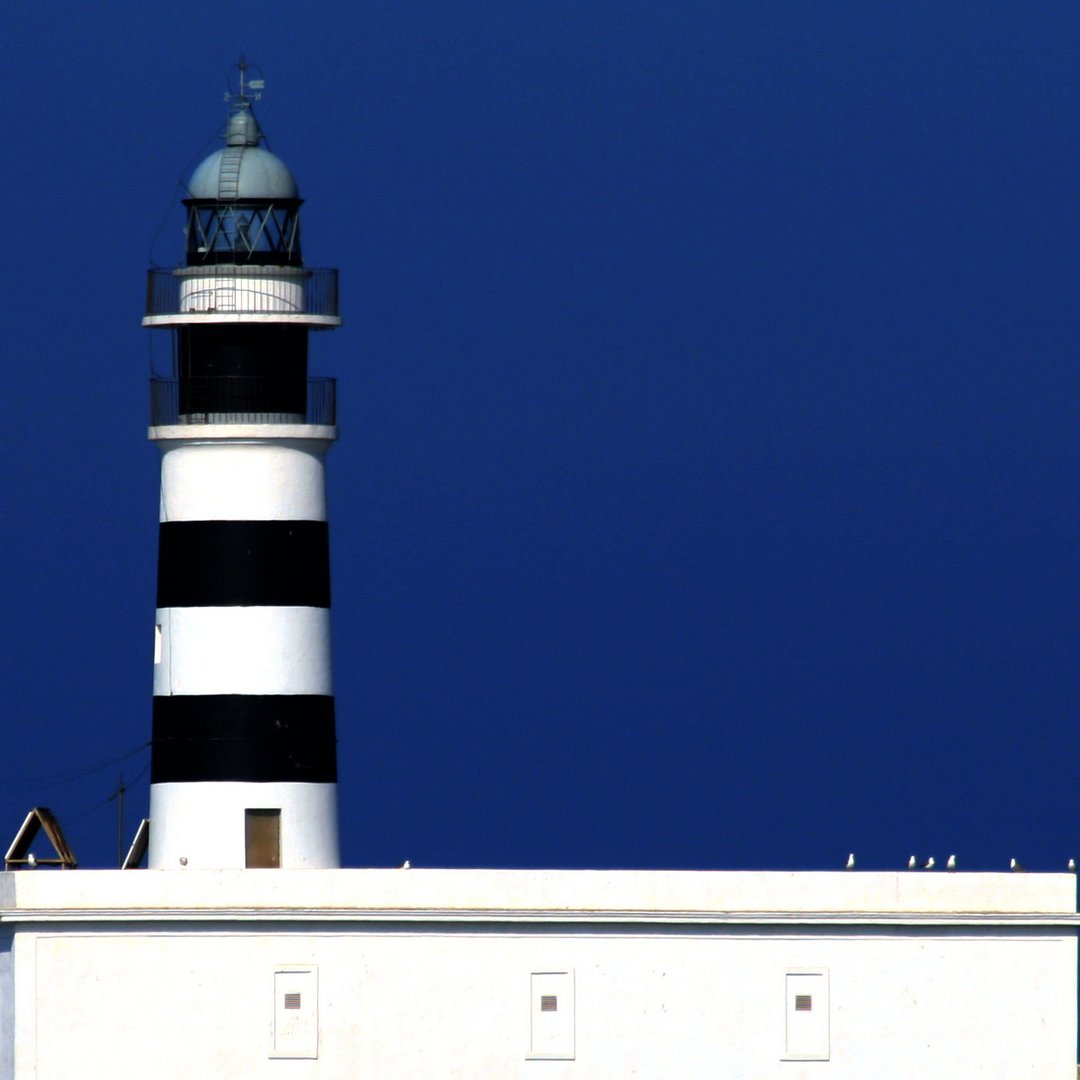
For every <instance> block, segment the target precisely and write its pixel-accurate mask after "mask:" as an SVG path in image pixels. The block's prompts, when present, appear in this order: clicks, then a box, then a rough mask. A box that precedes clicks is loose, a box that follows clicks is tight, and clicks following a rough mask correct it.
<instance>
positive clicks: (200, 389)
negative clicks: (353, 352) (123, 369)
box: [150, 375, 337, 427]
mask: <svg viewBox="0 0 1080 1080" xmlns="http://www.w3.org/2000/svg"><path fill="white" fill-rule="evenodd" d="M336 404H337V403H336V382H335V380H334V379H326V378H314V379H306V380H305V379H290V378H279V377H272V376H268V377H264V376H260V375H254V376H252V375H196V376H192V377H190V378H185V379H151V380H150V423H151V424H152V425H153V426H154V427H162V426H164V425H168V424H334V423H336V416H337V408H336Z"/></svg>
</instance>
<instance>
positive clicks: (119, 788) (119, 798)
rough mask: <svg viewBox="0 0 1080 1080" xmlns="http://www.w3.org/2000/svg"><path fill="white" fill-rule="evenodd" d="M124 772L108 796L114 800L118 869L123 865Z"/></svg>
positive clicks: (110, 799) (125, 789) (110, 800)
mask: <svg viewBox="0 0 1080 1080" xmlns="http://www.w3.org/2000/svg"><path fill="white" fill-rule="evenodd" d="M125 791H127V788H126V787H125V786H124V774H123V773H121V774H120V779H119V780H118V781H117V784H116V790H115V791H114V792H113V793H112V794H111V795H110V796H109V802H112V801H113V799H115V800H116V866H117V869H120V868H121V867H122V866H123V865H124V792H125Z"/></svg>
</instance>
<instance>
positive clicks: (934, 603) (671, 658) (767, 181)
mask: <svg viewBox="0 0 1080 1080" xmlns="http://www.w3.org/2000/svg"><path fill="white" fill-rule="evenodd" d="M5 30H6V33H5V46H4V52H5V63H4V65H3V66H2V67H0V93H2V95H3V100H4V101H5V103H6V107H5V110H4V112H5V128H6V137H7V143H8V147H9V149H8V154H7V156H6V161H5V166H4V168H3V170H2V173H0V183H2V189H3V205H4V206H5V208H6V211H7V212H6V222H5V225H6V229H5V232H6V235H7V237H8V240H7V258H6V260H5V269H4V271H3V284H4V296H5V304H4V307H5V319H4V326H5V349H4V359H5V370H6V378H7V383H6V387H7V389H6V401H7V408H6V409H5V418H4V429H5V432H6V435H7V437H6V439H5V441H4V445H5V448H6V462H5V467H4V470H3V477H4V505H5V508H6V512H5V513H4V515H3V517H2V518H0V544H2V550H3V552H4V554H5V565H6V567H7V571H8V573H7V577H6V582H5V610H6V617H5V619H4V621H3V635H4V641H3V649H2V651H0V657H2V668H0V676H2V679H3V701H4V720H3V722H2V728H0V730H2V732H3V737H4V746H5V758H6V761H7V766H6V769H5V780H4V782H3V784H2V785H0V827H2V829H6V830H7V832H8V833H9V834H11V835H13V834H14V832H15V830H16V828H17V827H18V824H19V823H20V821H21V820H22V816H23V814H24V813H25V812H26V810H27V809H29V807H30V806H32V805H34V804H39V803H41V804H45V805H49V806H51V807H52V808H53V810H54V811H55V812H56V813H57V814H58V816H59V818H60V820H61V822H62V824H63V825H64V826H65V827H66V829H67V831H68V833H69V838H70V840H71V842H72V845H73V847H74V848H75V851H76V853H77V854H78V855H79V857H80V859H81V861H82V862H83V863H84V865H107V864H109V862H110V861H111V860H112V859H113V858H114V857H115V845H116V819H115V804H112V803H109V802H107V796H108V795H109V793H110V791H111V790H112V789H113V787H114V786H115V784H116V781H117V776H118V773H119V771H120V769H121V768H122V769H123V771H124V775H125V777H127V778H128V779H129V780H131V779H133V778H135V777H137V776H139V774H140V772H141V770H143V768H144V766H145V765H146V763H147V761H148V751H147V750H146V749H145V747H144V746H143V744H145V743H146V741H147V740H148V739H149V734H150V695H151V648H152V629H153V605H154V578H155V558H156V527H157V469H158V460H157V455H156V451H155V450H154V448H153V446H152V445H151V444H149V443H148V442H146V440H145V427H146V423H147V378H148V375H149V373H150V368H151V364H152V363H157V364H158V366H159V367H160V366H162V365H163V364H165V362H166V361H167V356H168V354H167V348H166V346H167V341H166V335H164V334H160V333H159V334H157V335H154V334H152V333H151V332H150V331H146V330H143V329H142V328H141V327H140V325H139V319H140V315H141V305H142V299H143V289H144V274H145V270H146V268H147V266H148V265H150V263H151V261H153V262H155V263H156V264H158V265H170V264H172V263H174V262H178V261H179V260H180V258H181V255H182V237H181V234H180V227H181V217H180V214H179V199H180V198H181V197H182V194H183V192H182V186H181V185H182V181H183V180H184V179H185V178H186V177H187V175H189V174H190V171H191V170H192V168H193V167H194V166H195V165H196V164H197V163H198V161H199V160H200V159H201V158H202V157H203V156H204V155H205V154H207V153H209V152H210V151H211V150H212V149H214V148H215V147H216V146H217V145H218V136H219V133H220V130H221V126H222V122H223V119H224V115H225V113H224V105H223V103H222V92H223V90H224V87H225V79H226V75H227V72H228V69H229V66H230V64H232V63H233V62H234V61H235V59H236V57H237V55H238V54H240V53H241V52H243V53H245V54H246V55H247V56H248V58H249V60H251V61H252V62H253V63H256V64H258V65H259V67H260V68H261V69H262V72H263V74H264V75H265V77H266V80H267V87H268V89H267V93H266V95H265V98H264V100H263V101H262V102H261V103H260V105H259V107H258V114H259V117H260V120H261V122H262V124H263V127H264V129H265V130H266V132H267V134H268V135H269V139H270V145H271V147H272V148H273V149H274V151H275V152H276V153H278V154H279V155H280V156H282V157H283V158H284V159H285V160H286V161H287V162H288V163H289V165H290V166H291V167H292V169H293V171H294V173H295V174H296V176H297V178H298V181H299V183H300V187H301V192H302V194H303V195H304V197H305V199H306V200H307V201H306V204H305V208H304V249H305V256H306V259H307V261H308V263H309V264H310V265H316V266H336V267H338V268H340V272H341V288H342V306H343V313H344V316H345V326H344V327H343V328H341V329H340V330H337V331H335V332H334V333H330V334H324V335H319V336H318V337H317V338H316V339H315V340H314V341H313V344H312V365H311V366H312V371H313V373H315V374H323V375H334V376H336V377H337V378H338V380H339V385H338V404H339V422H340V427H341V440H340V442H339V443H338V445H337V446H336V447H335V448H334V450H333V451H332V453H331V458H330V505H331V548H332V559H333V575H334V578H333V581H334V635H335V645H334V647H335V665H336V667H335V675H336V694H337V709H338V726H339V740H340V742H339V753H340V759H339V764H340V774H341V784H342V806H341V825H342V836H343V855H344V858H345V861H346V862H347V863H348V864H349V865H356V866H367V865H371V866H378V865H390V864H397V863H400V862H401V861H402V860H403V859H405V858H409V859H410V860H411V861H412V862H413V864H414V865H420V866H496V867H508V866H564V867H586V866H597V867H689V868H728V867H730V868H755V867H775V868H831V867H836V868H839V867H840V866H842V865H843V862H844V860H845V858H846V856H847V853H848V852H849V851H855V852H856V853H857V854H858V857H859V862H860V865H863V866H867V867H880V868H891V867H899V866H901V865H903V863H904V862H906V859H907V856H908V855H909V854H911V853H912V852H916V853H918V854H919V855H921V856H926V855H930V854H934V855H936V856H937V858H938V860H939V862H943V860H944V857H945V856H947V855H948V854H950V853H952V852H955V853H956V854H957V855H958V858H959V860H960V865H961V867H962V868H971V869H1003V868H1005V867H1006V866H1007V864H1008V860H1009V858H1010V857H1014V856H1015V857H1017V858H1020V859H1021V861H1023V862H1024V863H1025V864H1027V865H1028V866H1029V867H1031V868H1033V869H1061V868H1063V867H1064V865H1065V861H1066V859H1067V858H1068V857H1069V856H1070V855H1080V841H1078V837H1077V829H1076V824H1075V820H1076V796H1075V794H1074V791H1075V775H1076V765H1075V759H1076V753H1075V742H1076V740H1075V728H1076V724H1077V717H1078V712H1080V710H1078V705H1080V667H1078V664H1077V656H1078V654H1080V566H1078V562H1080V559H1078V555H1077V552H1078V547H1080V545H1078V540H1080V505H1078V501H1077V494H1076V492H1077V465H1078V463H1080V374H1078V368H1077V363H1076V342H1077V340H1078V337H1080V335H1078V329H1080V327H1078V319H1077V305H1076V302H1075V296H1076V289H1077V250H1078V240H1080V236H1078V229H1080V217H1078V213H1077V185H1076V177H1077V175H1078V174H1080V94H1078V89H1080V76H1078V71H1080V65H1078V61H1077V57H1078V56H1080V9H1077V8H1076V6H1075V5H1073V4H1065V3H1059V2H1053V0H1051V2H1047V3H1044V4H1040V5H1036V6H1034V7H1033V8H1032V9H1031V10H1028V9H1026V8H1023V7H1021V6H1018V5H1015V4H1004V3H990V2H983V3H979V4H973V3H964V2H958V3H951V4H948V5H944V4H903V5H901V4H854V3H846V4H845V3H831V2H822V3H816V4H795V3H792V2H788V0H774V2H761V0H757V2H754V3H749V2H731V3H724V4H717V3H715V2H711V3H694V2H689V0H673V2H670V3H668V4H664V5H660V4H655V3H640V2H634V0H630V2H623V3H619V4H615V3H590V4H584V3H581V2H580V0H578V2H576V3H561V2H558V0H554V2H548V3H543V4H515V3H509V4H507V3H493V2H488V0H476V2H472V3H454V4H434V3H428V4H421V3H377V4H376V3H356V4H349V5H344V4H327V3H317V2H316V3H308V4H306V5H302V6H300V5H295V4H283V3H275V2H271V3H264V4H260V5H259V6H258V8H257V9H253V8H252V7H251V6H250V5H240V4H229V3H224V4H222V3H214V4H209V3H204V2H201V0H196V2H194V3H188V4H185V5H182V6H171V7H170V6H157V5H155V6H151V5H145V4H140V5H135V4H127V3H110V4H105V5H93V6H91V5H44V4H43V5H33V6H31V5H20V6H18V7H17V8H15V9H12V10H11V11H8V12H7V13H6V16H5ZM125 755H126V756H125ZM121 758H123V760H120V759H121ZM99 766H100V767H99ZM146 782H147V777H146V774H145V773H142V775H141V777H139V779H138V780H137V781H136V782H135V783H134V785H133V787H132V790H131V791H130V792H129V796H128V805H127V816H128V822H127V825H126V829H127V832H128V833H129V834H130V833H131V832H132V831H133V830H134V826H135V824H136V820H137V818H138V817H139V816H141V814H142V813H145V808H146V798H147V794H146ZM5 823H6V824H5ZM0 831H2V830H0ZM5 842H6V841H5Z"/></svg>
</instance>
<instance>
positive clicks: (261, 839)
mask: <svg viewBox="0 0 1080 1080" xmlns="http://www.w3.org/2000/svg"><path fill="white" fill-rule="evenodd" d="M244 850H245V862H244V865H245V866H246V867H247V868H248V869H249V870H250V869H277V868H278V867H279V866H281V811H280V810H245V811H244Z"/></svg>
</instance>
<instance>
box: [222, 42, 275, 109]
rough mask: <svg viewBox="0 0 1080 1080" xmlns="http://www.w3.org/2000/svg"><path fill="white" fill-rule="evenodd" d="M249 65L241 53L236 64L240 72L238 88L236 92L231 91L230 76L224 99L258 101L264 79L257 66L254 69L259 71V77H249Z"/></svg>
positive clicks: (264, 87) (263, 88)
mask: <svg viewBox="0 0 1080 1080" xmlns="http://www.w3.org/2000/svg"><path fill="white" fill-rule="evenodd" d="M250 66H251V65H249V64H248V62H247V59H246V58H245V57H244V56H243V55H242V54H241V56H240V59H239V61H237V64H236V69H237V71H239V73H240V77H239V84H238V89H237V91H236V93H234V92H233V88H232V78H231V77H230V78H229V88H228V89H227V90H226V91H225V100H226V101H258V100H259V99H260V98H261V97H262V92H263V90H265V89H266V80H265V79H264V78H262V72H261V71H260V70H259V68H258V67H256V68H255V71H257V72H258V73H259V76H260V77H259V78H257V79H249V78H248V68H249V67H250Z"/></svg>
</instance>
